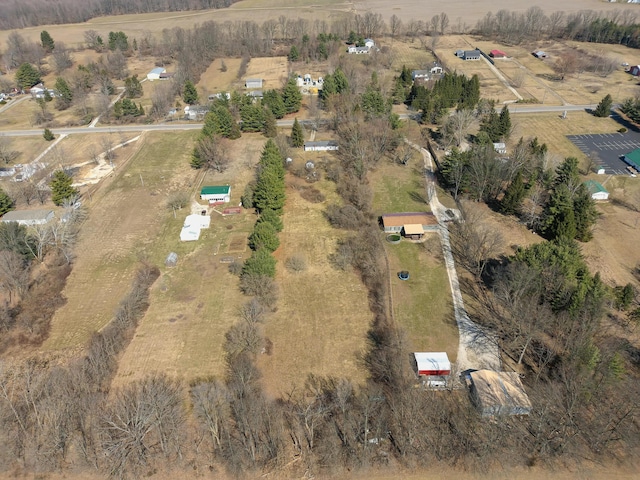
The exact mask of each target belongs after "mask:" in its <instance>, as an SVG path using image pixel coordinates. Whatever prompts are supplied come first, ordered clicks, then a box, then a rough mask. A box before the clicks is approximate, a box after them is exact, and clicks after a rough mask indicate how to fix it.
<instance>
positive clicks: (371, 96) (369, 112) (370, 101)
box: [360, 85, 391, 118]
mask: <svg viewBox="0 0 640 480" xmlns="http://www.w3.org/2000/svg"><path fill="white" fill-rule="evenodd" d="M360 104H361V107H362V111H363V112H365V114H366V116H367V117H368V118H372V117H382V116H384V115H386V114H387V113H389V112H390V111H391V105H390V104H389V102H388V101H387V99H386V98H385V97H384V95H382V93H381V92H380V90H379V89H377V88H375V87H374V86H373V85H370V86H369V87H367V90H366V91H365V92H364V93H363V94H362V96H361V97H360Z"/></svg>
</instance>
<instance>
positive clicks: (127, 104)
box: [113, 98, 144, 119]
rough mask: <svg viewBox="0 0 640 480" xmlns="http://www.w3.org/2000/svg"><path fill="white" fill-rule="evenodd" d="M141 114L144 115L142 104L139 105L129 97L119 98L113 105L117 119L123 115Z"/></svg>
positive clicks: (137, 115) (136, 115)
mask: <svg viewBox="0 0 640 480" xmlns="http://www.w3.org/2000/svg"><path fill="white" fill-rule="evenodd" d="M140 115H144V109H143V108H142V105H140V106H138V105H136V104H135V102H132V101H131V100H129V99H128V98H123V99H122V100H118V101H117V102H116V103H115V104H114V105H113V116H114V117H116V118H117V119H120V118H122V117H139V116H140Z"/></svg>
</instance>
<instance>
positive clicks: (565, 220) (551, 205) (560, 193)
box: [543, 184, 576, 240]
mask: <svg viewBox="0 0 640 480" xmlns="http://www.w3.org/2000/svg"><path fill="white" fill-rule="evenodd" d="M543 232H544V233H545V235H547V237H548V238H550V239H552V240H553V239H556V238H564V239H568V240H573V239H574V238H575V236H576V220H575V215H574V212H573V202H572V201H571V192H570V191H569V188H568V187H567V186H566V185H565V184H560V185H559V186H558V187H556V189H555V190H554V191H553V193H552V194H551V197H550V198H549V201H548V202H547V205H546V206H545V210H544V215H543Z"/></svg>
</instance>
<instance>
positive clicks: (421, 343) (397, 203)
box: [370, 156, 458, 360]
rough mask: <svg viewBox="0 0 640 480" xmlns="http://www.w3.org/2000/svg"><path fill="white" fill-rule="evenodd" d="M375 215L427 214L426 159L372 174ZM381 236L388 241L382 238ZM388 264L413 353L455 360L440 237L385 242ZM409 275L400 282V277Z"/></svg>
mask: <svg viewBox="0 0 640 480" xmlns="http://www.w3.org/2000/svg"><path fill="white" fill-rule="evenodd" d="M370 178H371V186H372V188H373V190H374V200H373V210H374V212H375V213H376V214H377V215H382V214H383V213H393V212H415V211H423V212H424V211H429V210H430V209H429V205H428V204H427V203H426V192H425V186H424V185H425V183H424V177H423V176H422V159H421V158H419V156H415V157H414V158H413V159H412V160H411V161H410V162H409V165H406V166H402V165H397V164H393V163H391V162H388V163H386V164H384V165H381V166H379V167H378V168H377V169H376V171H375V172H373V173H372V174H371V177H370ZM380 235H384V234H383V233H382V232H381V233H380ZM385 249H386V252H387V256H388V258H389V268H390V275H391V291H392V296H393V310H394V317H395V319H396V321H397V322H398V324H399V325H400V326H401V327H402V328H403V329H404V330H405V332H406V334H407V338H408V340H409V344H410V348H412V349H413V350H414V351H445V352H447V353H448V354H449V358H450V359H451V360H455V358H456V354H457V350H458V329H457V326H456V323H455V319H454V317H453V303H452V299H451V290H450V288H449V278H448V277H447V272H446V269H445V266H444V261H443V259H442V247H441V245H440V238H439V237H438V235H437V233H429V234H427V238H426V241H425V243H411V242H409V241H406V240H402V242H400V243H399V244H397V245H392V244H390V243H387V242H385ZM400 270H408V271H409V274H410V278H409V280H408V281H402V280H400V279H399V278H398V275H397V273H398V272H399V271H400Z"/></svg>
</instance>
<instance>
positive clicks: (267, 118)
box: [262, 108, 278, 138]
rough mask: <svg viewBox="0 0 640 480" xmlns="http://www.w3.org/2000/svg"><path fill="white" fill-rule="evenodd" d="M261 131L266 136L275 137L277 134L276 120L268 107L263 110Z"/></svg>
mask: <svg viewBox="0 0 640 480" xmlns="http://www.w3.org/2000/svg"><path fill="white" fill-rule="evenodd" d="M262 133H263V134H264V136H265V137H267V138H276V137H277V136H278V122H277V121H276V117H275V116H274V115H273V113H272V112H271V110H270V109H268V108H266V109H265V110H264V129H263V130H262Z"/></svg>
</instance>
